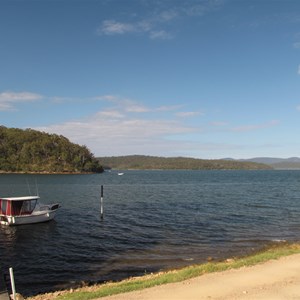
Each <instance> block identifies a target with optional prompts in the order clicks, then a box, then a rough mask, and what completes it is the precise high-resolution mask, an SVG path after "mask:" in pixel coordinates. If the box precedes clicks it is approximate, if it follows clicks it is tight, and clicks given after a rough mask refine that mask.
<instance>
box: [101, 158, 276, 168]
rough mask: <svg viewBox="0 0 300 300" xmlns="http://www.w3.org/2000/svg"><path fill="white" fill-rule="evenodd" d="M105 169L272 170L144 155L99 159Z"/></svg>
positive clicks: (257, 165)
mask: <svg viewBox="0 0 300 300" xmlns="http://www.w3.org/2000/svg"><path fill="white" fill-rule="evenodd" d="M97 159H98V160H99V162H100V164H101V165H103V166H104V168H112V169H119V170H128V169H135V170H155V169H160V170H174V169H175V170H176V169H177V170H184V169H189V170H242V169H245V170H261V169H272V168H271V167H270V166H268V165H264V164H260V163H255V162H240V161H228V160H204V159H196V158H187V157H157V156H144V155H129V156H112V157H98V158H97Z"/></svg>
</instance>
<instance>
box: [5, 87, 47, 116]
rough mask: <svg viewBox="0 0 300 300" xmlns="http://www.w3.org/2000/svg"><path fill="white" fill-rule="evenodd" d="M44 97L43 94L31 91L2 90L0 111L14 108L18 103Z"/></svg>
mask: <svg viewBox="0 0 300 300" xmlns="http://www.w3.org/2000/svg"><path fill="white" fill-rule="evenodd" d="M42 98H43V96H42V95H39V94H36V93H30V92H18V93H17V92H12V91H6V92H2V93H0V111H7V110H14V109H15V105H16V103H21V102H22V103H24V102H33V101H37V100H40V99H42Z"/></svg>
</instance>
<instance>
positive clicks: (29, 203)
mask: <svg viewBox="0 0 300 300" xmlns="http://www.w3.org/2000/svg"><path fill="white" fill-rule="evenodd" d="M36 203H37V199H34V200H26V201H12V215H14V216H18V215H28V214H31V213H32V211H33V210H34V209H35V206H36Z"/></svg>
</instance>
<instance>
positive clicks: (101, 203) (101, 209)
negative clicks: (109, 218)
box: [100, 185, 103, 220]
mask: <svg viewBox="0 0 300 300" xmlns="http://www.w3.org/2000/svg"><path fill="white" fill-rule="evenodd" d="M100 218H101V220H102V219H103V185H101V198H100Z"/></svg>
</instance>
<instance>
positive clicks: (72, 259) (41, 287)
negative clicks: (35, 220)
mask: <svg viewBox="0 0 300 300" xmlns="http://www.w3.org/2000/svg"><path fill="white" fill-rule="evenodd" d="M36 182H37V186H38V192H39V195H40V196H41V201H43V202H44V203H53V202H59V203H60V204H61V206H62V207H61V209H60V210H59V211H58V213H57V215H56V218H55V220H54V221H51V222H48V223H42V224H36V225H23V226H18V227H6V226H0V267H2V269H4V270H7V269H8V268H9V267H10V266H12V267H13V268H14V273H15V279H16V287H17V291H19V292H20V293H21V294H23V295H27V296H28V295H33V294H36V293H40V292H47V291H52V290H57V289H61V288H66V287H71V286H73V285H76V284H78V283H79V282H81V281H85V282H102V281H106V280H119V279H122V278H125V277H128V276H133V275H142V274H145V273H149V272H154V271H159V270H166V269H171V268H175V267H181V266H185V265H188V264H191V263H198V262H203V261H206V260H207V257H209V256H210V257H214V258H216V259H223V258H226V257H230V256H233V255H243V254H247V253H249V252H252V251H254V250H257V249H260V248H261V247H263V246H265V245H267V244H269V243H276V242H278V241H282V240H287V241H299V240H300V200H299V197H300V171H125V174H124V175H123V176H118V175H117V172H113V171H112V172H106V173H104V174H97V175H0V190H1V193H0V194H1V196H3V197H5V196H20V195H25V194H35V193H36ZM101 185H104V220H102V221H101V220H100V187H101Z"/></svg>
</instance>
